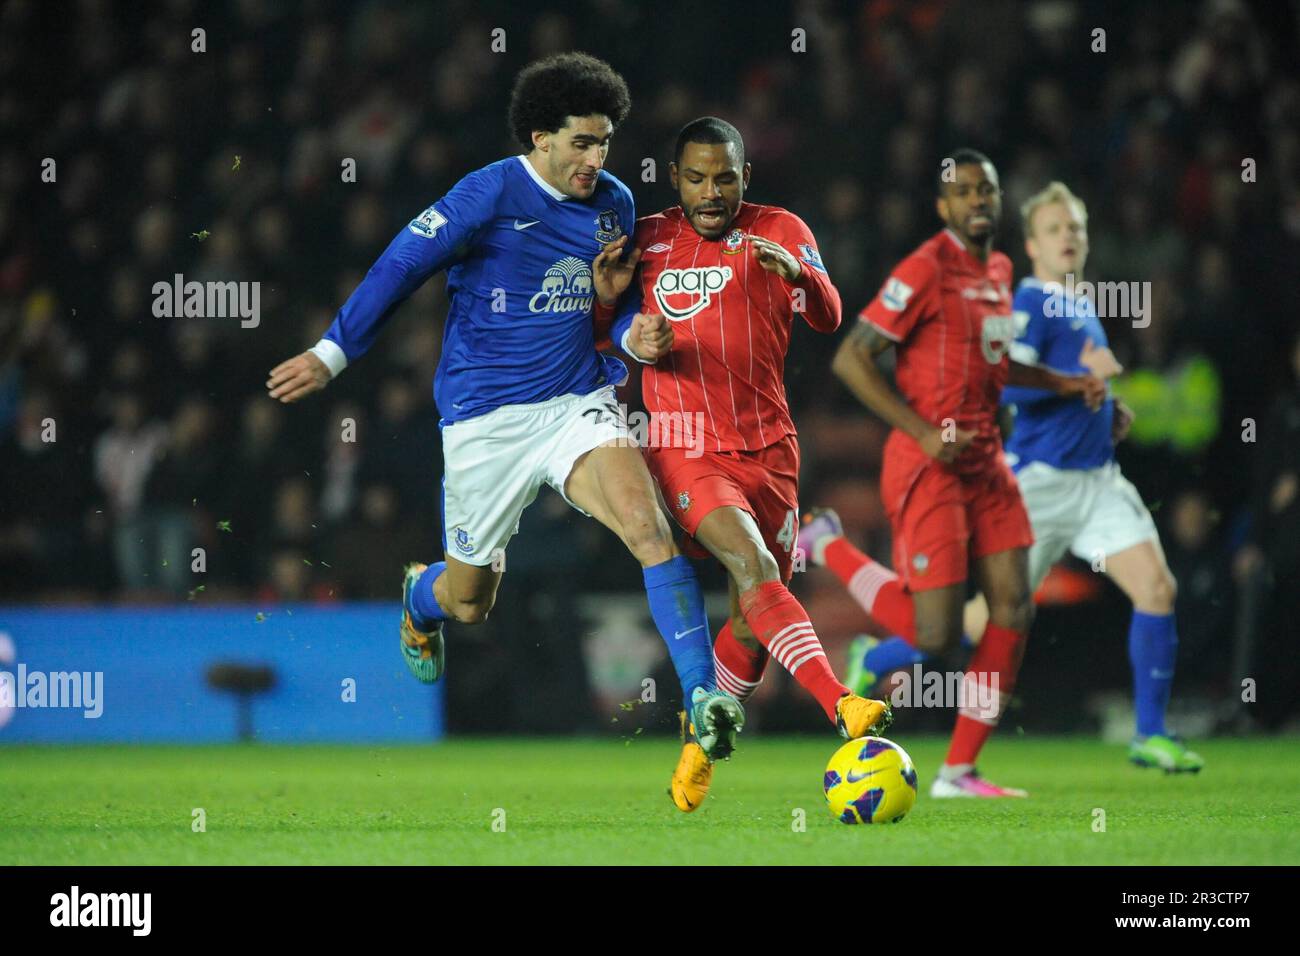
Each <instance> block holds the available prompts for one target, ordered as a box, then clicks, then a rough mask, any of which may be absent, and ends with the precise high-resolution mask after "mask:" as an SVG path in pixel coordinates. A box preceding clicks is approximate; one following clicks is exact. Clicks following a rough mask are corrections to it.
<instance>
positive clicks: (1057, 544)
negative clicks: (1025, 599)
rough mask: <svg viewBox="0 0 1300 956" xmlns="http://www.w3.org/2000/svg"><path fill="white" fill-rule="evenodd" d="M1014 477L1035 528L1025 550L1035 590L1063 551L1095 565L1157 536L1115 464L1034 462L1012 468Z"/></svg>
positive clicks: (1148, 514) (1154, 525) (1146, 512)
mask: <svg viewBox="0 0 1300 956" xmlns="http://www.w3.org/2000/svg"><path fill="white" fill-rule="evenodd" d="M1016 481H1018V482H1019V483H1020V493H1021V495H1023V496H1024V499H1025V510H1026V511H1028V512H1029V523H1030V524H1031V525H1033V528H1034V544H1033V546H1032V547H1031V548H1030V549H1029V584H1030V586H1031V587H1032V588H1033V589H1034V590H1038V585H1040V584H1042V583H1043V578H1045V577H1047V572H1048V571H1050V570H1051V568H1052V565H1053V564H1055V563H1056V562H1057V561H1059V560H1060V559H1061V558H1062V557H1064V555H1065V552H1066V551H1069V552H1070V553H1072V554H1073V555H1075V556H1076V557H1078V558H1082V559H1083V560H1084V561H1087V562H1089V563H1090V564H1095V563H1096V562H1097V560H1098V558H1101V557H1109V556H1110V555H1112V554H1118V553H1119V552H1120V551H1124V550H1126V549H1128V548H1131V547H1133V546H1134V545H1135V544H1141V543H1142V542H1143V541H1150V540H1154V539H1155V538H1157V536H1158V534H1157V532H1156V524H1155V522H1154V521H1153V520H1152V519H1151V512H1150V511H1148V510H1147V506H1146V505H1145V504H1143V503H1142V496H1141V495H1139V494H1138V490H1137V489H1136V488H1134V487H1133V483H1132V482H1131V481H1129V480H1128V479H1127V478H1125V477H1124V476H1123V475H1122V474H1120V471H1119V465H1118V464H1117V463H1116V462H1113V461H1112V462H1110V463H1109V464H1105V465H1102V466H1101V467H1100V468H1089V469H1082V470H1081V469H1060V468H1053V467H1052V466H1051V465H1047V464H1044V463H1043V462H1041V461H1034V462H1030V463H1029V464H1028V465H1026V466H1025V467H1024V468H1021V469H1020V470H1019V471H1018V472H1016Z"/></svg>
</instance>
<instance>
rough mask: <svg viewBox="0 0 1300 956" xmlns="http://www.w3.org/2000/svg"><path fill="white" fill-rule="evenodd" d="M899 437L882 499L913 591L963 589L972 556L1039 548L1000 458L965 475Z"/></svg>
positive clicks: (891, 447)
mask: <svg viewBox="0 0 1300 956" xmlns="http://www.w3.org/2000/svg"><path fill="white" fill-rule="evenodd" d="M895 435H898V433H895ZM895 435H891V436H890V440H889V441H888V442H887V443H886V445H885V458H884V467H882V468H881V471H880V497H881V500H882V501H883V503H884V505H885V513H886V514H888V515H889V523H890V525H891V526H892V528H893V532H894V570H895V571H896V572H897V573H898V576H899V577H900V578H902V579H903V583H904V584H906V585H907V587H908V589H909V590H912V591H932V590H934V589H936V588H942V587H947V586H949V585H951V584H959V583H961V582H962V581H965V580H966V577H967V559H968V556H969V557H970V558H982V557H984V556H985V555H988V554H996V553H997V552H999V551H1007V550H1010V549H1011V548H1027V547H1029V546H1030V545H1031V544H1033V543H1034V533H1033V530H1032V528H1031V527H1030V524H1029V514H1028V512H1026V511H1025V503H1024V501H1023V500H1022V499H1021V497H1020V486H1019V485H1018V484H1016V476H1015V475H1014V474H1013V473H1012V471H1011V469H1010V468H1008V467H1007V464H1006V462H1005V461H1003V460H1002V456H1001V454H999V455H998V456H997V457H996V458H994V459H992V460H991V461H990V462H989V465H988V467H986V468H985V469H984V470H982V471H979V472H976V473H974V474H965V475H963V474H958V473H957V472H956V471H954V470H952V469H951V468H950V467H948V466H945V465H942V464H940V463H939V462H937V461H935V460H934V459H933V458H931V457H929V456H928V455H926V454H925V453H923V452H922V451H921V450H920V449H919V448H917V447H916V446H915V443H913V442H912V440H911V439H910V438H907V437H906V436H901V437H899V438H896V437H895Z"/></svg>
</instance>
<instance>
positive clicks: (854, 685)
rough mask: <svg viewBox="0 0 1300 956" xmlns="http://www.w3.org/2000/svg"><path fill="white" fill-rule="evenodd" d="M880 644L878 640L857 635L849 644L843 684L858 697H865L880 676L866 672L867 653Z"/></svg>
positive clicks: (872, 672) (866, 635)
mask: <svg viewBox="0 0 1300 956" xmlns="http://www.w3.org/2000/svg"><path fill="white" fill-rule="evenodd" d="M879 643H880V638H878V637H872V636H871V635H870V634H859V635H858V636H857V637H855V638H854V639H853V640H852V641H851V642H850V643H849V666H848V668H847V669H846V670H845V672H844V683H845V684H847V685H848V686H849V690H851V691H853V693H855V694H857V695H858V696H859V697H866V696H867V694H868V692H870V690H871V688H873V687H875V686H876V683H877V682H878V681H879V680H880V675H879V674H877V673H876V672H875V671H869V670H867V652H868V651H870V650H871V649H872V648H873V647H875V646H876V645H877V644H879Z"/></svg>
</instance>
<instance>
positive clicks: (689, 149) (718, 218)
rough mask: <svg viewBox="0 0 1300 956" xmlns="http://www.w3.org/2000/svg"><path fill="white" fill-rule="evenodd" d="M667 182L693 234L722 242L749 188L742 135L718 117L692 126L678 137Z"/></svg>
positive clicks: (694, 122) (684, 129) (703, 118)
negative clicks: (675, 194) (669, 181)
mask: <svg viewBox="0 0 1300 956" xmlns="http://www.w3.org/2000/svg"><path fill="white" fill-rule="evenodd" d="M668 176H669V178H670V179H671V180H672V184H673V189H675V190H677V198H678V200H679V201H680V202H681V204H682V211H683V212H685V213H686V219H687V221H688V222H689V223H690V224H691V228H693V229H694V230H695V231H696V232H698V233H699V234H700V235H701V236H703V237H704V238H705V239H721V238H722V237H723V236H725V235H726V234H727V231H728V230H729V229H730V228H731V221H732V220H733V219H735V218H736V214H737V213H738V212H740V203H741V200H742V199H744V196H745V189H746V188H747V187H748V186H749V163H747V162H745V141H744V140H743V139H741V137H740V130H738V129H736V127H734V126H732V125H731V124H730V123H728V122H727V121H726V120H720V119H718V118H717V117H716V116H701V117H700V118H699V119H697V120H691V122H689V123H687V124H686V125H685V126H683V127H682V131H681V132H680V133H678V134H677V146H676V147H675V148H674V150H673V161H672V163H670V164H669V166H668Z"/></svg>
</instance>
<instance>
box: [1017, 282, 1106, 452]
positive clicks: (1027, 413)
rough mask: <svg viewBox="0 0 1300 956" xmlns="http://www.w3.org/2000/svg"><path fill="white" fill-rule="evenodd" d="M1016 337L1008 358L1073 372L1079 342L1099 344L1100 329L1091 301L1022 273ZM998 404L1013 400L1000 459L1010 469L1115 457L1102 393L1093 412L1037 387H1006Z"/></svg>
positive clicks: (1080, 368)
mask: <svg viewBox="0 0 1300 956" xmlns="http://www.w3.org/2000/svg"><path fill="white" fill-rule="evenodd" d="M1011 309H1012V313H1013V316H1014V319H1015V322H1016V340H1015V342H1014V343H1013V344H1012V346H1011V358H1012V359H1013V360H1015V361H1017V362H1021V363H1022V364H1025V365H1046V366H1048V367H1049V368H1053V369H1055V370H1056V371H1058V372H1064V373H1066V374H1070V375H1077V374H1081V373H1084V372H1087V371H1088V369H1087V368H1086V367H1085V366H1084V365H1083V364H1081V363H1080V362H1079V354H1080V353H1081V352H1082V351H1083V347H1084V343H1085V342H1086V341H1087V340H1088V339H1092V344H1093V345H1095V346H1097V347H1098V348H1100V347H1102V346H1106V345H1107V341H1106V330H1105V329H1104V328H1102V325H1101V321H1100V320H1099V319H1098V318H1097V310H1096V309H1095V308H1094V307H1093V304H1092V302H1091V300H1089V299H1088V298H1086V297H1083V296H1075V295H1072V294H1070V293H1069V292H1067V291H1066V289H1064V288H1062V287H1061V286H1058V285H1055V284H1052V285H1044V283H1043V282H1042V281H1041V280H1039V279H1036V278H1034V277H1032V276H1031V277H1029V278H1025V279H1022V280H1021V282H1020V285H1019V287H1018V288H1017V289H1016V295H1015V299H1014V300H1013V302H1012V305H1011ZM1002 404H1003V405H1013V406H1015V412H1016V421H1015V427H1014V428H1013V429H1012V430H1011V439H1010V441H1008V442H1007V443H1006V452H1007V461H1008V462H1009V463H1010V464H1011V467H1012V468H1013V469H1015V470H1017V471H1018V470H1019V469H1021V468H1023V467H1024V466H1025V465H1027V464H1029V463H1030V462H1032V461H1041V462H1045V463H1046V464H1049V465H1051V466H1053V467H1054V468H1097V467H1100V466H1101V465H1104V464H1106V463H1107V462H1109V461H1110V460H1111V459H1112V458H1114V457H1115V446H1114V444H1113V443H1112V442H1111V438H1110V425H1111V416H1112V414H1113V412H1114V406H1113V402H1112V400H1111V398H1110V397H1109V395H1108V396H1107V398H1106V401H1105V404H1103V405H1102V407H1101V409H1100V410H1099V411H1096V412H1093V411H1090V410H1089V409H1088V406H1086V405H1085V404H1084V403H1083V402H1082V401H1080V400H1079V399H1078V398H1077V397H1073V396H1072V397H1068V398H1063V397H1061V396H1059V395H1056V394H1054V393H1052V392H1048V391H1045V390H1043V389H1039V388H1025V387H1024V386H1017V385H1008V386H1007V387H1006V388H1004V389H1003V390H1002Z"/></svg>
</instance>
